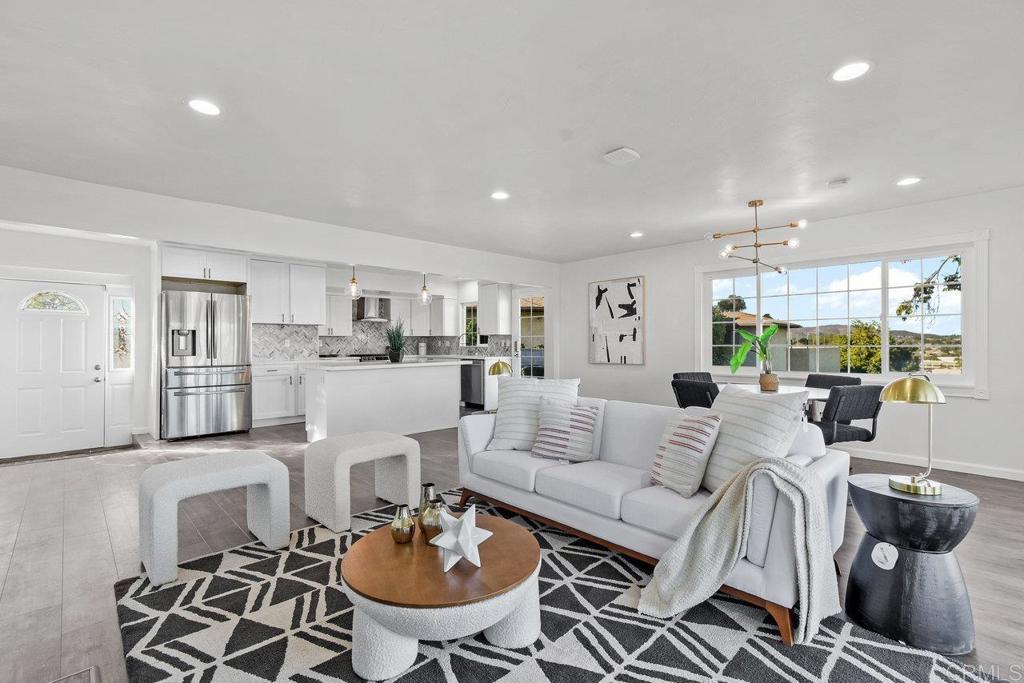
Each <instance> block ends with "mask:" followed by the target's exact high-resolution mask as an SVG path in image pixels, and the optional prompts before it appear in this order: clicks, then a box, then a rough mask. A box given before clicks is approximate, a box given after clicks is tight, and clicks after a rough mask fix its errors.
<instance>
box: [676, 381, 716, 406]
mask: <svg viewBox="0 0 1024 683" xmlns="http://www.w3.org/2000/svg"><path fill="white" fill-rule="evenodd" d="M672 391H673V392H674V393H675V395H676V403H678V404H679V407H680V408H689V407H690V406H701V407H703V408H710V407H711V404H712V403H714V401H715V396H718V385H717V384H715V383H714V382H695V381H693V380H689V379H674V380H672Z"/></svg>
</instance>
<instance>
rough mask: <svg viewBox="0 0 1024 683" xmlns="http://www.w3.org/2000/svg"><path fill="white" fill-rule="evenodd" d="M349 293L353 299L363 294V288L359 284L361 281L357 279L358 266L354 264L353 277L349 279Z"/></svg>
mask: <svg viewBox="0 0 1024 683" xmlns="http://www.w3.org/2000/svg"><path fill="white" fill-rule="evenodd" d="M348 293H349V295H350V296H351V297H352V298H353V299H358V298H359V297H361V296H362V295H363V289H362V287H360V286H359V281H358V280H356V267H355V264H353V265H352V279H351V280H349V281H348Z"/></svg>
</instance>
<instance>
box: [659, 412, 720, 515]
mask: <svg viewBox="0 0 1024 683" xmlns="http://www.w3.org/2000/svg"><path fill="white" fill-rule="evenodd" d="M721 424H722V418H720V417H719V416H718V415H714V414H708V415H702V416H699V417H695V416H691V415H686V414H684V413H683V411H679V414H678V415H676V416H675V417H673V418H672V419H670V420H669V421H668V424H667V425H665V431H664V432H663V433H662V435H661V441H660V442H659V443H658V449H657V451H655V454H654V465H653V466H652V468H651V481H653V482H654V483H655V484H660V485H661V486H664V487H665V488H667V489H672V490H673V491H675V492H676V493H678V494H679V495H681V496H683V497H685V498H689V497H690V496H692V495H693V494H694V493H696V492H697V489H699V488H700V483H701V481H702V480H703V479H704V468H706V467H707V465H708V458H709V457H710V456H711V449H712V448H714V446H715V439H716V438H717V437H718V429H719V427H720V426H721Z"/></svg>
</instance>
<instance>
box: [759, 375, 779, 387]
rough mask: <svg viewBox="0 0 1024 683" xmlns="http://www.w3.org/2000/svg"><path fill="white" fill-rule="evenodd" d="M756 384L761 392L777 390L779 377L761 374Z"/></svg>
mask: <svg viewBox="0 0 1024 683" xmlns="http://www.w3.org/2000/svg"><path fill="white" fill-rule="evenodd" d="M757 383H758V384H760V385H761V391H778V390H779V376H778V375H776V374H775V373H774V372H762V373H761V376H760V377H758V378H757Z"/></svg>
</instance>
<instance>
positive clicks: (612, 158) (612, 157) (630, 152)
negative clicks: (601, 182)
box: [604, 147, 640, 166]
mask: <svg viewBox="0 0 1024 683" xmlns="http://www.w3.org/2000/svg"><path fill="white" fill-rule="evenodd" d="M639 158H640V152H638V151H636V150H635V149H633V148H632V147H618V148H616V149H613V150H611V151H609V152H605V153H604V160H605V161H607V162H608V163H609V164H611V165H612V166H622V165H623V164H631V163H633V162H634V161H636V160H637V159H639Z"/></svg>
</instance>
